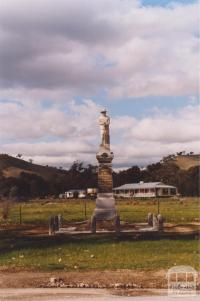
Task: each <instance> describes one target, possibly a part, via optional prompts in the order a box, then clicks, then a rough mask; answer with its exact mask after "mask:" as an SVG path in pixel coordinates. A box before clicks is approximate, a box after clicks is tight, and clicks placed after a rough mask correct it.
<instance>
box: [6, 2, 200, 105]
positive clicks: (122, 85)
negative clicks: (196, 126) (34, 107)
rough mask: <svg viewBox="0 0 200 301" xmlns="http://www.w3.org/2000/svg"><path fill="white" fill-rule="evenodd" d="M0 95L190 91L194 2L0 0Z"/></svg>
mask: <svg viewBox="0 0 200 301" xmlns="http://www.w3.org/2000/svg"><path fill="white" fill-rule="evenodd" d="M0 2H1V11H0V20H1V21H0V32H1V35H0V36H1V38H0V63H1V75H0V86H1V95H2V96H4V97H6V98H9V99H11V98H12V97H14V99H16V96H17V95H19V96H21V98H23V99H24V98H26V97H27V96H28V98H29V99H35V100H38V99H41V98H42V97H47V98H48V99H65V96H66V95H70V96H73V95H80V94H81V95H84V96H86V97H88V96H91V95H94V94H95V93H97V92H98V91H100V90H102V89H104V90H106V91H107V92H108V93H109V95H110V97H117V98H118V97H124V96H125V97H133V96H147V95H165V96H166V95H186V94H187V95H195V94H196V93H197V90H198V84H197V67H196V66H197V56H198V38H197V35H196V33H197V30H198V4H197V3H194V4H187V5H184V4H174V5H171V6H168V7H143V6H141V5H140V1H136V0H135V1H134V0H132V1H128V0H126V1H120V0H96V1H92V0H76V1H69V0H59V1H57V2H55V1H54V0H29V1H25V0H7V1H4V0H0Z"/></svg>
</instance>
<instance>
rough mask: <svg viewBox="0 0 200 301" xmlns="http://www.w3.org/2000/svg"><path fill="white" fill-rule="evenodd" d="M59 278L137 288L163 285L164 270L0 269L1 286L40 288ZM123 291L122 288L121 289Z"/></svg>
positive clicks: (70, 281)
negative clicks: (42, 270)
mask: <svg viewBox="0 0 200 301" xmlns="http://www.w3.org/2000/svg"><path fill="white" fill-rule="evenodd" d="M51 278H56V279H62V282H63V283H64V284H65V285H69V286H70V285H71V286H72V285H74V287H75V286H77V287H78V286H79V285H80V284H81V283H85V284H87V286H89V287H97V288H109V287H112V286H113V287H115V288H117V287H118V286H119V285H120V284H121V285H123V284H124V286H125V287H126V285H127V287H128V286H130V287H131V286H135V287H136V288H137V287H138V288H146V289H155V288H166V287H167V281H166V271H165V270H159V271H148V273H147V272H146V271H133V270H117V271H84V272H58V271H57V272H38V271H31V270H29V271H27V270H24V271H22V270H20V269H13V270H3V269H1V270H0V288H41V287H49V284H50V279H51ZM122 291H123V290H121V292H122Z"/></svg>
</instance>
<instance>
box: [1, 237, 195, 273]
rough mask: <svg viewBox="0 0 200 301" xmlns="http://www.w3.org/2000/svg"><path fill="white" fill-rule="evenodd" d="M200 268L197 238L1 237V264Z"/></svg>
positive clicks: (43, 267) (46, 267) (70, 267)
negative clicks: (181, 266)
mask: <svg viewBox="0 0 200 301" xmlns="http://www.w3.org/2000/svg"><path fill="white" fill-rule="evenodd" d="M173 265H191V266H193V267H194V268H196V269H198V268H199V255H198V240H186V239H185V240H168V239H163V240H139V241H137V240H135V241H134V240H126V241H121V240H119V239H117V238H114V237H113V238H106V237H104V238H99V237H90V238H88V237H85V238H76V239H75V238H66V237H43V238H39V237H37V238H36V237H35V238H33V237H32V238H30V237H23V238H21V237H16V235H15V234H14V233H13V234H12V235H11V233H10V235H9V236H4V237H1V252H0V266H3V267H10V268H13V267H21V268H34V269H37V270H38V269H39V270H43V271H48V270H56V269H60V270H66V271H72V270H91V269H92V270H105V269H108V270H116V269H139V270H150V269H151V270H153V269H155V270H156V269H162V268H163V269H168V268H169V267H171V266H173Z"/></svg>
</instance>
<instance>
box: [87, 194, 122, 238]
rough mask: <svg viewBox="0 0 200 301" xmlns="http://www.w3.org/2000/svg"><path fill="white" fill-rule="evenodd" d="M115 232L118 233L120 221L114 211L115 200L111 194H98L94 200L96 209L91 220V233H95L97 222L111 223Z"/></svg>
mask: <svg viewBox="0 0 200 301" xmlns="http://www.w3.org/2000/svg"><path fill="white" fill-rule="evenodd" d="M113 220H114V224H115V231H116V232H120V219H119V216H118V215H117V211H116V209H115V199H114V197H113V193H98V195H97V199H96V208H95V209H94V212H93V215H92V218H91V231H92V233H96V222H97V221H113Z"/></svg>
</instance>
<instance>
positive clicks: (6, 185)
mask: <svg viewBox="0 0 200 301" xmlns="http://www.w3.org/2000/svg"><path fill="white" fill-rule="evenodd" d="M96 186H97V176H96V175H95V174H94V172H93V167H92V166H91V165H88V167H87V168H83V167H82V163H77V162H74V163H73V164H72V166H71V168H70V169H69V170H63V169H58V168H56V167H50V166H42V165H38V164H34V163H31V162H27V161H25V160H23V159H21V158H15V157H12V156H9V155H7V154H0V199H1V196H2V197H9V198H11V197H13V196H19V198H29V197H44V196H47V195H55V196H58V194H60V193H63V192H65V191H67V190H69V189H80V188H81V189H84V188H87V187H96Z"/></svg>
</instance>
